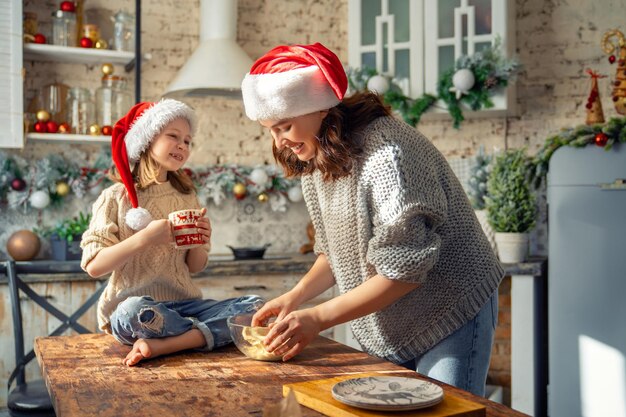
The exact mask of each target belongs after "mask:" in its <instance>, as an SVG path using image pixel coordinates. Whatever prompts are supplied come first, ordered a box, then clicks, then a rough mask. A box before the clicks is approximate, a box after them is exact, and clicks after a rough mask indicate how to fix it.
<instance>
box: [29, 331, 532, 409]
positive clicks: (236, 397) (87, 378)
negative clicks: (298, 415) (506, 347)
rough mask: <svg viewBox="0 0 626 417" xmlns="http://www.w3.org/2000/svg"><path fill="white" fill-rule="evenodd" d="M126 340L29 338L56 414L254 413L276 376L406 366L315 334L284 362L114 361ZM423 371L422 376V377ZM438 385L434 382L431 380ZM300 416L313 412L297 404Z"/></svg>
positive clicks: (202, 357)
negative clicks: (133, 364)
mask: <svg viewBox="0 0 626 417" xmlns="http://www.w3.org/2000/svg"><path fill="white" fill-rule="evenodd" d="M129 350H130V347H129V346H123V345H121V344H119V343H118V342H117V341H116V340H115V339H114V338H113V337H112V336H109V335H104V334H87V335H79V336H60V337H44V338H38V339H36V340H35V352H36V354H37V360H38V361H39V365H40V367H41V371H42V374H43V376H44V380H45V381H46V385H47V386H48V391H49V392H50V396H51V398H52V403H53V404H54V408H55V410H56V413H57V416H59V417H66V416H92V415H93V416H95V415H97V416H102V417H106V416H163V417H165V416H168V417H169V416H200V415H201V416H229V417H239V416H258V417H260V416H261V415H262V413H263V406H264V405H265V404H274V403H276V402H277V401H279V400H280V399H281V398H282V386H283V384H287V383H293V382H300V381H306V380H315V379H324V378H331V377H335V376H340V375H349V374H353V373H361V372H388V373H390V374H392V375H398V376H403V375H404V376H407V375H413V376H414V375H415V373H414V372H413V371H410V370H407V369H405V368H402V367H399V366H396V365H394V364H392V363H390V362H386V361H383V360H381V359H378V358H375V357H372V356H369V355H367V354H365V353H363V352H360V351H357V350H354V349H352V348H350V347H347V346H345V345H342V344H340V343H337V342H334V341H332V340H330V339H326V338H322V337H318V338H317V339H316V340H315V341H314V342H313V343H312V344H311V345H309V346H308V347H307V348H306V349H305V350H304V351H303V352H302V353H301V354H300V355H298V356H297V357H296V358H294V359H292V360H291V361H289V362H260V361H254V360H251V359H248V358H246V357H245V356H243V355H242V354H241V353H240V352H239V351H238V350H237V349H236V348H235V347H234V346H232V345H231V346H228V347H226V348H222V349H218V350H216V351H213V352H208V353H200V352H186V353H178V354H175V355H169V356H164V357H160V358H155V359H152V360H148V361H145V362H141V364H140V365H139V366H136V367H126V366H124V365H122V358H124V357H125V356H126V354H127V353H128V352H129ZM424 379H427V378H424ZM438 384H439V385H442V384H441V383H438ZM443 387H444V390H445V392H448V393H451V394H454V395H456V396H458V397H462V398H465V399H469V400H471V401H475V402H479V403H482V404H485V405H487V416H524V415H525V414H522V413H518V412H516V411H514V410H511V409H510V408H507V407H505V406H503V405H501V404H497V403H494V402H492V401H489V400H486V399H483V398H479V397H476V396H474V395H472V394H470V393H467V392H464V391H461V390H459V389H457V388H454V387H451V386H448V385H443ZM302 412H303V416H320V415H321V414H319V413H317V412H316V411H314V410H311V409H309V408H306V407H302Z"/></svg>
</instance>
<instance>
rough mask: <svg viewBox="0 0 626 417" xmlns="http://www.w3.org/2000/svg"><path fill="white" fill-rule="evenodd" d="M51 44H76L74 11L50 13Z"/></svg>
mask: <svg viewBox="0 0 626 417" xmlns="http://www.w3.org/2000/svg"><path fill="white" fill-rule="evenodd" d="M52 44H53V45H60V46H76V13H74V12H64V11H63V10H57V11H56V12H54V13H52Z"/></svg>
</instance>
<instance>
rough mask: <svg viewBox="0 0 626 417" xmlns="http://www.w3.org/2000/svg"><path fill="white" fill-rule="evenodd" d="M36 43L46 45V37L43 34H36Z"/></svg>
mask: <svg viewBox="0 0 626 417" xmlns="http://www.w3.org/2000/svg"><path fill="white" fill-rule="evenodd" d="M35 43H46V37H45V36H43V35H42V34H41V33H36V34H35Z"/></svg>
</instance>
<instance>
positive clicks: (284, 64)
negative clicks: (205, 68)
mask: <svg viewBox="0 0 626 417" xmlns="http://www.w3.org/2000/svg"><path fill="white" fill-rule="evenodd" d="M347 89H348V78H347V76H346V72H345V71H344V69H343V66H342V65H341V61H340V60H339V58H338V57H337V55H335V54H334V53H333V52H332V51H330V50H329V49H328V48H326V47H325V46H324V45H322V44H321V43H315V44H313V45H289V46H288V45H282V46H277V47H276V48H274V49H272V50H271V51H269V52H268V53H266V54H265V55H263V56H262V57H261V58H259V59H257V61H256V62H255V63H254V64H252V68H251V69H250V72H249V73H248V74H246V76H245V78H244V79H243V82H242V84H241V91H242V94H243V102H244V106H245V108H246V115H247V116H248V117H249V118H250V119H251V120H284V119H289V118H292V117H297V116H301V115H304V114H308V113H313V112H315V111H318V110H326V109H330V108H331V107H334V106H336V105H337V104H339V103H340V102H341V100H342V99H343V97H344V94H345V93H346V90H347Z"/></svg>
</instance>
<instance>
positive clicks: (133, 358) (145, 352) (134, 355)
mask: <svg viewBox="0 0 626 417" xmlns="http://www.w3.org/2000/svg"><path fill="white" fill-rule="evenodd" d="M156 340H157V339H137V341H136V342H135V343H134V344H133V348H132V349H131V351H130V352H128V355H126V358H124V360H123V361H122V363H123V364H124V365H128V366H133V365H136V364H138V363H139V362H140V361H141V360H142V359H147V358H151V357H154V356H155V355H153V349H152V346H151V345H152V344H153V342H155V341H156Z"/></svg>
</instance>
